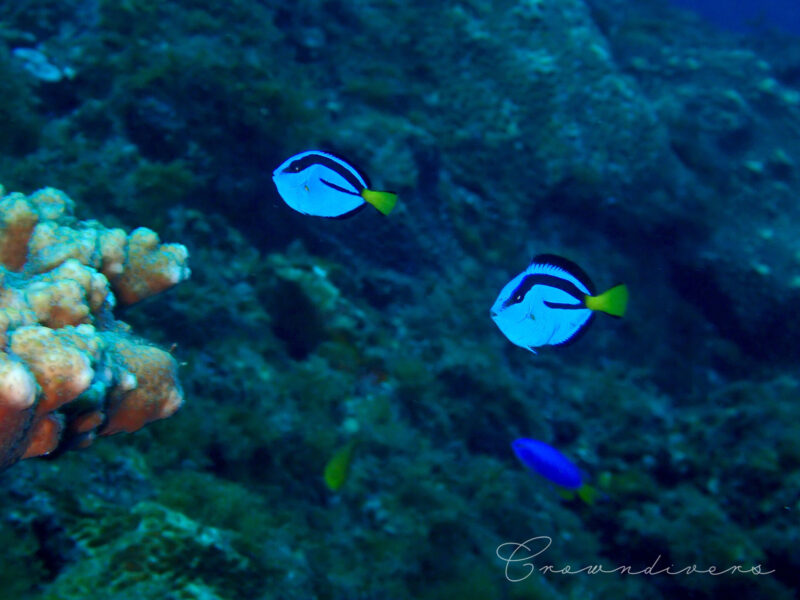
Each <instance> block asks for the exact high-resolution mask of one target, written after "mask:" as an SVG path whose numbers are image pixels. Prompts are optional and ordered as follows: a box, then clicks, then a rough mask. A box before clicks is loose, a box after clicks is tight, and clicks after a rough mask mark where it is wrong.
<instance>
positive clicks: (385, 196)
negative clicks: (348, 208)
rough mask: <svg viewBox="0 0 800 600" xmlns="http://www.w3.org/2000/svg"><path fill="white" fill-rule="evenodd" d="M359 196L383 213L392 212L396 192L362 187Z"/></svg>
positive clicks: (395, 201)
mask: <svg viewBox="0 0 800 600" xmlns="http://www.w3.org/2000/svg"><path fill="white" fill-rule="evenodd" d="M361 197H362V198H363V199H364V201H365V202H368V203H369V204H372V206H374V207H375V208H377V209H378V210H379V211H381V213H383V214H384V215H388V214H389V213H390V212H392V209H393V208H394V205H395V204H397V194H395V193H393V192H378V191H376V190H368V189H364V190H362V192H361Z"/></svg>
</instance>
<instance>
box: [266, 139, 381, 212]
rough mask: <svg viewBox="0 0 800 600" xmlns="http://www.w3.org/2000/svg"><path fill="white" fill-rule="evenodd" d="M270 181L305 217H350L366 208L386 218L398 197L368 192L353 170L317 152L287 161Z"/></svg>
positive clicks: (350, 166) (303, 153)
mask: <svg viewBox="0 0 800 600" xmlns="http://www.w3.org/2000/svg"><path fill="white" fill-rule="evenodd" d="M272 181H274V182H275V187H277V188H278V193H279V194H280V196H281V198H283V201H284V202H286V204H288V205H289V206H290V207H291V208H293V209H294V210H296V211H298V212H301V213H303V214H304V215H314V216H316V217H349V216H351V215H353V214H355V213H356V212H358V211H359V210H361V209H362V208H364V206H366V205H367V204H371V205H372V206H374V207H375V208H377V209H378V210H379V211H380V212H381V213H383V214H384V215H388V214H389V213H390V212H391V211H392V209H393V208H394V205H395V203H396V202H397V194H394V193H392V192H379V191H376V190H371V189H369V184H368V183H367V179H366V178H365V177H364V176H363V175H362V174H361V173H359V172H358V170H357V169H356V168H355V167H353V166H352V165H350V164H348V163H347V162H345V161H344V160H342V159H341V158H338V157H336V156H334V155H333V154H328V153H327V152H321V151H319V150H309V151H308V152H301V153H300V154H295V155H294V156H292V157H291V158H288V159H286V160H285V161H284V162H283V163H282V164H281V165H280V166H279V167H278V168H277V169H275V171H274V172H273V173H272Z"/></svg>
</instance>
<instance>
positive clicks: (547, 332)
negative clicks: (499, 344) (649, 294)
mask: <svg viewBox="0 0 800 600" xmlns="http://www.w3.org/2000/svg"><path fill="white" fill-rule="evenodd" d="M627 305H628V288H627V287H626V286H625V285H624V284H619V285H616V286H614V287H612V288H611V289H609V290H607V291H605V292H603V293H602V294H598V295H595V293H594V285H593V284H592V282H591V280H590V279H589V277H588V276H587V275H586V273H584V272H583V269H581V268H580V267H579V266H578V265H576V264H575V263H573V262H571V261H569V260H567V259H566V258H562V257H560V256H555V255H553V254H542V255H539V256H537V257H535V258H534V259H533V261H532V262H531V264H530V266H529V267H528V268H527V269H525V270H524V271H523V272H522V273H520V274H519V275H517V276H516V277H515V278H514V279H512V280H511V281H509V282H508V283H507V284H506V286H505V287H504V288H503V290H502V291H501V292H500V295H499V296H498V297H497V300H495V302H494V305H493V306H492V310H491V315H492V319H493V320H494V322H495V324H496V325H497V326H498V327H499V328H500V331H502V332H503V334H504V335H505V336H506V337H507V338H508V339H509V340H510V341H511V342H512V343H514V344H516V345H517V346H521V347H523V348H526V349H528V350H530V351H531V352H534V353H535V352H536V348H539V347H540V346H549V345H557V344H565V343H567V342H570V341H573V340H575V339H576V338H577V337H578V336H579V335H580V334H581V333H582V332H583V331H585V329H586V327H588V325H589V324H590V323H591V322H592V320H593V317H594V313H595V312H598V311H599V312H604V313H606V314H609V315H611V316H613V317H621V316H623V315H624V314H625V309H626V308H627Z"/></svg>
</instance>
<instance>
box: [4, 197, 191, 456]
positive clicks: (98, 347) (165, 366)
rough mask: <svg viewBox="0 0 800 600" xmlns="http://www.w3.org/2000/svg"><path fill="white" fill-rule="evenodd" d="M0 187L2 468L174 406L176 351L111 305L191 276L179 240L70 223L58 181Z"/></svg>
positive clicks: (179, 398)
mask: <svg viewBox="0 0 800 600" xmlns="http://www.w3.org/2000/svg"><path fill="white" fill-rule="evenodd" d="M0 196H2V200H0V282H1V283H2V287H1V288H0V342H2V351H0V468H6V467H8V466H10V465H12V464H14V463H15V462H17V461H19V460H21V459H25V458H31V457H34V456H42V455H44V454H49V453H51V452H53V451H54V450H57V449H67V448H70V447H85V446H87V445H89V444H91V443H92V441H93V440H94V438H95V437H96V436H98V435H101V436H102V435H111V434H113V433H118V432H122V431H125V432H132V431H136V430H137V429H139V428H141V427H142V426H144V425H145V424H146V423H148V422H150V421H153V420H156V419H163V418H165V417H168V416H170V415H171V414H173V413H174V412H175V411H176V410H177V409H178V408H179V407H180V406H181V403H182V402H183V393H182V391H181V386H180V383H179V382H178V378H177V373H176V371H177V363H176V361H175V359H174V358H173V357H172V356H171V355H170V354H169V353H168V352H166V351H164V350H161V349H160V348H157V347H155V346H153V345H151V344H148V343H147V342H146V341H144V340H140V339H137V338H135V337H134V336H132V334H131V332H130V327H129V326H128V325H126V324H125V323H123V322H122V321H118V320H116V319H115V318H114V316H113V313H112V310H113V308H114V306H115V304H116V302H117V301H119V302H120V303H122V304H125V305H128V304H133V303H135V302H138V301H139V300H142V299H144V298H147V297H148V296H151V295H153V294H157V293H158V292H160V291H162V290H165V289H167V288H170V287H172V286H173V285H175V284H176V283H178V282H180V281H183V280H185V279H186V278H187V277H189V273H190V271H189V268H188V267H187V264H186V262H187V258H188V252H187V251H186V248H185V247H184V246H182V245H179V244H161V243H160V242H159V239H158V236H157V235H156V234H155V232H153V231H150V230H149V229H144V228H139V229H136V230H134V231H133V232H131V233H130V234H126V233H125V232H124V231H123V230H121V229H107V228H105V227H103V226H102V225H100V224H99V223H97V222H94V221H77V220H76V219H75V218H74V217H73V216H72V214H71V213H72V208H73V202H72V200H71V199H70V198H69V197H67V196H66V195H65V194H64V193H62V192H60V191H58V190H55V189H51V188H46V189H43V190H40V191H38V192H36V193H34V194H31V195H30V196H25V195H23V194H20V193H11V194H7V195H6V194H5V191H4V190H3V188H2V186H0Z"/></svg>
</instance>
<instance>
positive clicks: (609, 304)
mask: <svg viewBox="0 0 800 600" xmlns="http://www.w3.org/2000/svg"><path fill="white" fill-rule="evenodd" d="M584 302H585V304H586V308H589V309H591V310H599V311H601V312H604V313H608V314H609V315H611V316H612V317H621V316H623V315H624V314H625V309H626V308H627V307H628V286H626V285H625V284H624V283H621V284H619V285H615V286H614V287H612V288H611V289H610V290H606V291H605V292H603V293H602V294H599V295H597V296H586V299H585V300H584Z"/></svg>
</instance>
